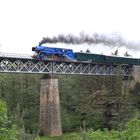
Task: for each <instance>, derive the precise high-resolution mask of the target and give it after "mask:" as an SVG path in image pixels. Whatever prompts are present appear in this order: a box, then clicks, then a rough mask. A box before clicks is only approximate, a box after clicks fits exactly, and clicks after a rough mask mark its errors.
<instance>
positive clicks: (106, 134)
mask: <svg viewBox="0 0 140 140" xmlns="http://www.w3.org/2000/svg"><path fill="white" fill-rule="evenodd" d="M37 140H140V120H138V119H132V120H130V121H129V122H128V123H127V124H126V128H125V130H123V131H116V130H111V131H109V130H108V129H104V130H100V129H98V130H96V131H95V130H93V129H89V130H87V132H85V131H83V132H81V133H72V134H64V135H63V136H60V137H54V138H48V137H44V138H40V139H39V138H38V139H37Z"/></svg>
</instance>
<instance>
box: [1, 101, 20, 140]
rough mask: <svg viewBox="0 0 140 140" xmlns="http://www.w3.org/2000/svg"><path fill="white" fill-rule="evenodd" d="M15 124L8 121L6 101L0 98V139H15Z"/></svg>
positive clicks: (16, 134) (16, 132) (16, 133)
mask: <svg viewBox="0 0 140 140" xmlns="http://www.w3.org/2000/svg"><path fill="white" fill-rule="evenodd" d="M17 136H18V131H17V129H16V126H15V125H12V124H10V122H8V117H7V108H6V103H5V102H3V101H1V100H0V140H17Z"/></svg>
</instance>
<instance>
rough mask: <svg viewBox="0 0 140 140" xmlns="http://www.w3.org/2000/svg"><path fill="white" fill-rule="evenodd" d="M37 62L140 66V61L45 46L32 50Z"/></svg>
mask: <svg viewBox="0 0 140 140" xmlns="http://www.w3.org/2000/svg"><path fill="white" fill-rule="evenodd" d="M32 51H34V52H35V53H34V55H33V58H34V59H35V60H52V61H74V62H76V61H84V62H85V61H86V62H92V63H100V64H127V65H140V59H138V58H129V57H118V56H106V55H101V54H92V53H80V52H76V53H75V52H73V50H72V49H64V48H52V47H45V46H36V47H33V48H32Z"/></svg>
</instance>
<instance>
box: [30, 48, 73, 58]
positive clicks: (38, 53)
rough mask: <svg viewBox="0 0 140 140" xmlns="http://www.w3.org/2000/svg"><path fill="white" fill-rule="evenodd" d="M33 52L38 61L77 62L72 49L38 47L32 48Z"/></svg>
mask: <svg viewBox="0 0 140 140" xmlns="http://www.w3.org/2000/svg"><path fill="white" fill-rule="evenodd" d="M32 51H34V52H35V53H34V55H33V58H34V59H36V60H75V54H74V53H73V50H72V49H64V48H52V47H44V46H36V47H32Z"/></svg>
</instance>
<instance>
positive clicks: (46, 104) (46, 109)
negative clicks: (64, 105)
mask: <svg viewBox="0 0 140 140" xmlns="http://www.w3.org/2000/svg"><path fill="white" fill-rule="evenodd" d="M40 133H41V134H42V135H47V136H50V137H53V136H60V135H62V126H61V113H60V99H59V89H58V78H57V77H55V76H53V75H45V76H44V77H43V78H42V79H41V89H40Z"/></svg>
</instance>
